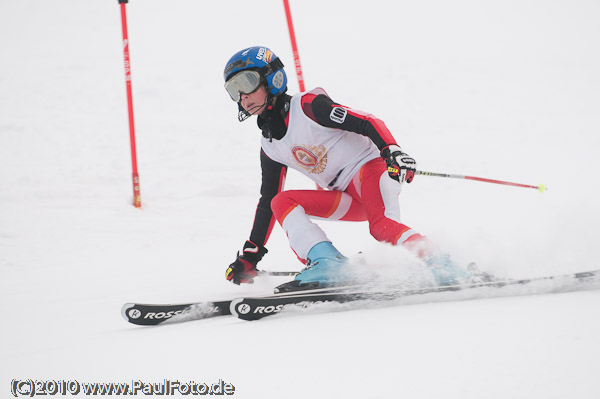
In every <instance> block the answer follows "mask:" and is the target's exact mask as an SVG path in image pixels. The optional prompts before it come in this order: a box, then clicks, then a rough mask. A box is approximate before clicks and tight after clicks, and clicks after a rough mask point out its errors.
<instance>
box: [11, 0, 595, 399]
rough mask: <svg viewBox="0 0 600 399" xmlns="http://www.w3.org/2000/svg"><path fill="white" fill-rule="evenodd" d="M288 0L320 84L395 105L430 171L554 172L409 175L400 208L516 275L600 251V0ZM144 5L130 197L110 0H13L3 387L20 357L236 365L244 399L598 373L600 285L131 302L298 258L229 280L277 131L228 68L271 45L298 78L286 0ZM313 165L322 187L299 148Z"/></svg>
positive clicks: (463, 253) (55, 372) (275, 240)
mask: <svg viewBox="0 0 600 399" xmlns="http://www.w3.org/2000/svg"><path fill="white" fill-rule="evenodd" d="M291 7H292V12H293V17H294V23H295V28H296V35H297V40H298V45H299V49H300V56H301V61H302V67H303V69H304V77H305V79H306V83H307V86H308V87H309V88H312V87H316V86H320V87H323V88H325V89H326V90H327V91H328V93H329V94H330V95H331V96H332V98H333V99H334V100H336V101H338V102H340V103H342V104H345V105H348V106H351V107H354V108H356V109H360V110H364V111H368V112H371V113H373V114H375V115H376V116H378V117H379V118H381V119H383V120H384V121H385V122H386V124H387V126H388V127H389V128H390V129H391V131H392V132H393V134H394V135H395V137H396V139H397V140H398V143H399V144H400V145H401V146H402V147H403V148H404V149H405V150H406V151H407V152H408V153H409V154H411V155H413V156H414V157H415V158H416V159H417V162H418V163H419V167H420V168H421V169H423V170H429V171H435V172H446V173H459V174H467V175H475V176H483V177H490V178H496V179H503V180H512V181H517V182H523V183H527V184H539V183H545V184H546V185H547V186H548V187H549V190H548V191H547V192H546V193H544V194H539V193H537V192H535V190H528V189H521V188H513V187H505V186H498V185H491V184H484V183H477V182H469V181H462V180H451V179H440V178H432V177H417V178H416V179H415V181H414V182H413V183H412V184H410V185H406V186H405V187H404V189H403V193H402V194H401V196H400V201H401V206H402V211H403V218H404V222H405V223H406V224H408V225H410V226H412V227H413V228H415V229H416V230H418V231H420V232H421V233H423V234H426V235H428V236H429V237H431V238H432V239H433V240H435V241H436V242H438V243H439V244H440V245H441V246H442V247H443V248H444V249H446V250H447V251H449V252H450V253H451V254H452V255H453V256H454V257H455V258H456V259H457V260H459V261H461V262H468V261H477V262H478V263H479V265H480V266H481V268H482V269H484V270H487V271H490V272H492V273H495V274H497V275H499V276H510V277H528V276H541V275H546V274H552V273H568V272H575V271H582V270H590V269H597V268H599V265H598V263H597V258H598V257H597V252H598V251H597V245H598V239H599V238H600V234H599V233H598V226H599V225H600V212H599V211H598V193H599V190H598V187H597V186H598V173H599V172H600V159H599V149H598V148H599V147H600V111H599V110H600V75H599V74H598V71H599V70H600V52H599V51H598V42H599V39H600V24H599V23H598V21H599V20H600V3H598V1H595V0H588V1H586V0H571V1H566V0H564V1H562V0H550V1H542V0H539V1H536V0H521V1H512V0H511V1H486V2H482V1H474V0H455V1H444V0H432V1H427V2H422V1H419V2H417V1H404V0H402V1H396V2H388V1H383V0H372V1H368V2H364V1H356V0H348V1H343V2H337V1H336V2H334V1H316V0H305V1H292V2H291ZM127 11H128V21H129V36H130V41H131V46H130V48H131V66H132V75H133V89H134V107H135V121H136V133H137V141H138V157H139V170H140V177H141V194H142V202H143V210H138V209H135V208H134V207H133V206H132V205H131V198H132V194H131V193H132V188H131V177H130V176H131V160H130V152H129V131H128V125H127V112H126V97H125V83H124V76H123V53H122V48H121V40H122V37H121V20H120V12H119V6H118V4H117V1H116V0H114V1H111V0H105V1H100V0H88V1H71V2H58V1H44V0H20V1H9V0H1V1H0V273H1V274H0V314H1V320H2V322H1V323H2V328H1V331H2V339H1V340H0V342H1V344H0V358H1V359H2V361H1V363H0V396H2V397H9V395H10V381H11V380H12V379H15V378H16V379H26V378H31V379H45V380H47V379H55V380H59V379H64V380H74V379H76V380H79V381H82V382H83V381H92V382H93V381H99V382H102V381H109V382H110V381H114V382H130V381H131V380H143V381H147V382H160V381H162V380H163V379H165V378H167V379H172V380H176V379H179V380H180V381H187V380H194V381H197V382H202V381H206V382H215V381H218V380H219V379H223V380H225V381H227V382H230V383H232V384H233V385H234V386H235V387H236V391H235V395H234V397H239V398H280V397H284V398H308V397H311V398H332V397H345V398H398V397H403V398H461V399H465V398H503V399H504V398H528V399H530V398H544V399H550V398H565V397H571V398H580V399H588V398H589V399H591V398H598V397H600V382H599V380H598V375H600V361H599V359H600V318H599V317H598V316H599V314H598V305H600V292H599V291H581V292H576V293H567V294H556V295H543V296H533V297H518V298H500V299H487V300H479V301H467V302H450V303H435V304H420V305H411V306H396V307H385V308H381V309H369V310H353V311H346V312H334V313H321V314H314V315H303V316H290V317H274V318H268V319H265V320H263V321H260V322H243V321H241V320H238V319H235V318H221V319H215V320H204V321H197V322H190V323H185V324H179V325H171V326H165V327H160V328H140V327H135V326H133V325H130V324H128V323H127V322H125V321H124V320H123V319H122V317H121V314H120V308H121V305H122V304H123V303H125V302H130V301H137V302H182V301H190V300H202V299H223V298H231V297H236V296H240V295H255V294H262V293H267V292H269V291H270V289H271V288H272V287H273V286H274V285H276V284H279V283H281V282H283V281H285V280H282V279H281V278H270V279H263V280H261V281H259V282H257V283H256V284H255V285H254V286H242V287H238V286H234V285H232V284H230V283H228V282H227V281H226V280H225V279H224V272H225V268H226V266H227V265H228V264H229V263H230V262H231V261H232V260H233V259H234V257H235V253H236V251H237V250H238V249H239V248H241V245H242V244H243V242H244V240H246V239H247V238H248V234H249V230H250V226H251V223H252V220H253V217H254V214H253V213H254V209H255V205H256V202H257V201H258V188H259V181H260V170H259V162H258V153H259V137H260V132H259V131H258V129H257V127H256V125H255V121H254V119H253V120H251V121H246V122H244V123H243V124H240V123H239V122H238V121H237V119H236V106H235V104H233V103H232V102H231V100H230V99H229V98H228V96H227V94H226V92H225V91H224V90H223V82H222V70H223V67H224V65H225V62H226V61H227V59H228V58H229V57H230V56H231V55H232V54H233V53H235V52H236V51H238V50H240V49H242V48H244V47H246V46H250V45H266V46H268V47H270V48H271V49H272V50H274V51H275V52H276V54H277V55H279V56H280V57H281V58H282V60H283V62H284V63H285V64H286V66H287V73H288V77H289V91H290V93H295V92H297V91H298V85H297V80H296V77H295V74H294V69H293V64H294V62H293V58H292V51H291V46H290V41H289V36H288V32H287V26H286V21H285V16H284V9H283V5H282V2H281V1H280V0H271V1H256V2H243V1H227V2H224V1H223V2H219V1H217V2H203V1H193V0H171V1H158V0H132V1H131V2H130V3H129V5H128V6H127ZM298 187H304V188H310V187H313V185H312V183H310V182H308V181H306V180H305V179H304V178H302V177H300V176H299V175H298V174H295V173H294V172H290V173H289V179H288V188H298ZM322 226H323V227H324V228H325V229H326V230H327V232H328V234H329V236H330V238H331V239H332V240H333V241H334V243H335V244H336V245H337V246H338V248H339V249H340V250H341V251H342V252H344V253H346V254H348V255H351V254H354V253H356V252H358V251H363V252H365V254H366V255H367V256H371V257H373V258H377V257H378V256H379V257H380V258H385V259H383V260H382V259H380V261H382V262H384V263H388V264H390V265H391V264H394V262H395V261H398V260H394V259H393V257H394V256H395V254H394V253H392V252H390V250H389V248H382V246H381V245H380V244H378V243H376V242H375V241H374V240H373V239H372V238H371V237H370V236H369V234H368V226H367V225H366V224H365V223H356V224H348V223H322ZM267 247H268V248H269V254H268V255H267V256H266V257H265V259H264V261H263V262H262V263H261V264H260V266H262V268H264V269H270V270H290V269H292V270H297V269H299V268H300V267H301V265H300V264H299V263H298V262H297V261H296V259H295V256H294V255H293V253H292V252H291V251H290V249H289V247H288V245H287V241H286V239H285V235H284V234H283V232H282V230H281V229H280V228H279V226H276V228H275V230H274V231H273V235H272V237H271V240H270V242H269V243H268V245H267ZM380 251H383V253H384V254H386V255H385V256H381V255H378V254H379V252H380ZM397 252H398V255H397V256H398V259H399V260H402V258H403V257H404V258H406V254H405V253H403V252H402V250H398V251H397Z"/></svg>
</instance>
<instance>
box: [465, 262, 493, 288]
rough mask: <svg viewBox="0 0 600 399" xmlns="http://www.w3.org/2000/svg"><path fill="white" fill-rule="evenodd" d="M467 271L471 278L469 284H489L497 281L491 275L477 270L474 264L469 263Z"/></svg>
mask: <svg viewBox="0 0 600 399" xmlns="http://www.w3.org/2000/svg"><path fill="white" fill-rule="evenodd" d="M467 270H468V271H469V273H470V274H471V277H469V283H472V284H483V283H491V282H492V281H497V280H498V279H497V278H496V277H495V276H494V275H493V274H490V273H486V272H483V271H481V270H479V267H478V266H477V263H475V262H471V263H469V264H468V265H467Z"/></svg>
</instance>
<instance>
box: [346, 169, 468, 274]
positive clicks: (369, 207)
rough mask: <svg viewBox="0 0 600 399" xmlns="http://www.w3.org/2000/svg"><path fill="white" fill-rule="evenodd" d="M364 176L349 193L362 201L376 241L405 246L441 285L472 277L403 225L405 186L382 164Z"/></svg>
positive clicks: (362, 171) (366, 171)
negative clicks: (402, 193) (402, 190)
mask: <svg viewBox="0 0 600 399" xmlns="http://www.w3.org/2000/svg"><path fill="white" fill-rule="evenodd" d="M361 175H362V178H361V179H359V180H358V181H357V180H356V178H355V179H354V181H353V183H352V185H351V187H350V190H347V192H349V193H350V194H352V195H353V196H359V197H360V200H361V201H362V204H363V208H364V211H365V213H366V215H367V219H368V220H369V228H370V231H371V235H372V236H373V237H374V238H375V239H376V240H378V241H383V242H388V243H391V244H393V245H402V246H403V247H405V248H406V249H408V250H409V251H411V252H412V253H413V254H415V255H416V256H417V257H419V258H421V259H422V260H423V261H424V262H425V263H426V264H427V265H428V266H429V268H430V270H431V272H432V273H433V275H434V278H435V280H436V282H437V283H438V284H442V285H447V284H453V283H456V282H457V281H458V280H461V279H466V278H468V277H470V274H469V273H468V272H467V271H466V270H464V269H463V268H461V267H459V266H458V265H456V264H455V263H454V262H453V261H452V259H450V256H449V255H448V254H446V253H444V252H443V251H441V249H440V248H439V247H438V246H437V245H436V244H434V243H433V242H432V241H430V240H429V239H428V238H426V237H424V236H422V235H421V234H419V233H417V232H416V231H415V230H413V229H411V228H410V227H408V226H406V225H405V224H403V223H402V222H401V221H400V206H399V203H398V195H399V193H400V187H401V185H399V184H398V183H397V182H396V181H394V180H392V179H390V178H389V176H388V174H387V170H386V165H385V163H384V162H383V161H382V160H379V159H375V160H373V161H370V162H369V163H367V164H365V166H364V167H363V170H361Z"/></svg>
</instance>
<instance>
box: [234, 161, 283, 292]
mask: <svg viewBox="0 0 600 399" xmlns="http://www.w3.org/2000/svg"><path fill="white" fill-rule="evenodd" d="M260 165H261V170H262V184H261V187H260V200H259V201H258V206H257V207H256V214H255V216H254V224H253V225H252V231H251V232H250V239H249V240H248V241H246V242H245V243H244V248H243V250H242V253H241V254H240V253H238V255H237V258H236V260H235V261H234V262H233V263H232V264H230V265H229V267H228V268H227V271H226V273H225V277H226V278H227V280H229V281H231V282H233V283H235V284H240V283H252V282H253V279H254V277H256V274H257V269H256V264H257V263H258V262H260V260H261V259H262V258H263V256H264V255H265V254H266V253H267V252H268V251H267V249H266V248H265V244H266V243H267V241H268V240H269V236H270V235H271V231H272V230H273V226H274V224H275V217H274V216H273V211H272V210H271V200H272V199H273V197H275V196H276V195H277V193H279V192H280V191H281V190H283V184H284V182H285V176H286V173H287V167H286V166H285V165H282V164H280V163H278V162H275V161H273V160H272V159H270V158H269V157H267V155H266V154H265V153H264V151H261V152H260Z"/></svg>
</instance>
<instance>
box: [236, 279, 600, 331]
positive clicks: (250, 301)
mask: <svg viewBox="0 0 600 399" xmlns="http://www.w3.org/2000/svg"><path fill="white" fill-rule="evenodd" d="M544 283H549V284H546V285H544ZM582 283H584V284H582ZM598 283H600V270H594V271H589V272H580V273H570V274H564V275H554V276H544V277H533V278H525V279H516V280H495V281H487V282H478V283H470V284H460V285H447V286H432V287H419V288H402V287H401V286H391V287H386V288H375V289H372V290H369V289H368V288H362V289H361V288H359V289H356V288H355V287H351V288H348V287H346V288H344V287H341V288H339V289H331V290H328V291H327V290H325V291H322V292H312V291H311V290H308V291H300V292H298V293H297V294H293V293H292V294H287V295H280V296H277V295H272V296H265V297H250V298H237V299H234V300H232V301H231V309H230V310H231V313H232V314H234V315H236V316H237V317H239V318H240V319H243V320H258V319H262V318H263V317H266V316H270V315H274V314H278V313H281V312H282V311H285V310H292V309H294V310H310V309H314V308H316V307H318V306H319V305H322V304H324V303H346V302H356V301H371V302H373V301H376V302H384V301H391V300H395V299H400V298H405V297H411V296H416V295H426V294H435V293H443V292H463V293H466V292H471V293H474V291H476V289H485V288H505V287H523V286H527V285H535V287H532V288H533V290H531V291H528V290H523V289H521V290H512V291H509V292H501V291H500V290H498V291H496V292H495V293H488V294H487V295H483V296H477V295H475V296H470V297H469V296H464V295H463V296H457V297H455V298H454V300H466V299H477V298H490V297H496V296H517V295H532V294H545V293H553V292H568V291H575V290H581V289H591V288H600V284H598ZM430 300H431V301H434V299H432V298H430ZM445 300H453V299H445Z"/></svg>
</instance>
